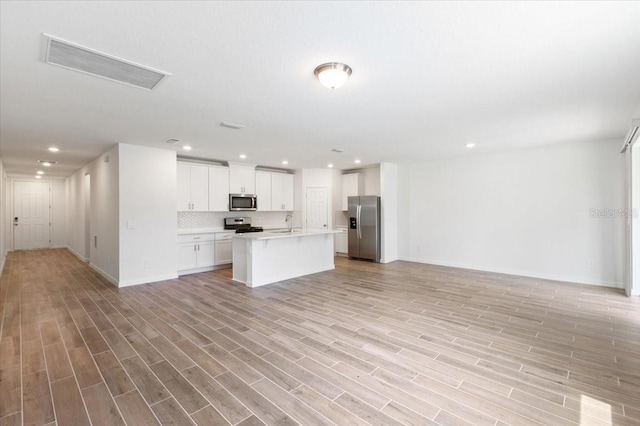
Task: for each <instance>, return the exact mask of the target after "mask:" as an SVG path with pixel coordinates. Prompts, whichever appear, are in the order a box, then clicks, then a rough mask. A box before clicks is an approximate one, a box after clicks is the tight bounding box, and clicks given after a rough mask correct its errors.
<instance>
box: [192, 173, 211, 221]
mask: <svg viewBox="0 0 640 426" xmlns="http://www.w3.org/2000/svg"><path fill="white" fill-rule="evenodd" d="M190 168H191V170H190V172H189V176H190V179H191V183H190V188H191V207H192V208H191V211H196V212H206V211H207V210H209V167H207V166H196V165H191V166H190Z"/></svg>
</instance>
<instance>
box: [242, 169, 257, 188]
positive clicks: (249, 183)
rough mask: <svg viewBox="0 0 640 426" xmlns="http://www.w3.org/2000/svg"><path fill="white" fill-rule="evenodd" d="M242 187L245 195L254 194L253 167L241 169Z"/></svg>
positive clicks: (254, 172)
mask: <svg viewBox="0 0 640 426" xmlns="http://www.w3.org/2000/svg"><path fill="white" fill-rule="evenodd" d="M242 186H243V188H244V191H243V192H244V193H245V194H255V193H256V170H255V168H254V167H253V166H244V167H243V169H242Z"/></svg>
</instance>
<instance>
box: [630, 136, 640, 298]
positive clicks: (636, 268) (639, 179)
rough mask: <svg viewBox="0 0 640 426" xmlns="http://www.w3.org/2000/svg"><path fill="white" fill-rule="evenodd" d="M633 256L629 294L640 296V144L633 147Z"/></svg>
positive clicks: (631, 259)
mask: <svg viewBox="0 0 640 426" xmlns="http://www.w3.org/2000/svg"><path fill="white" fill-rule="evenodd" d="M631 161H632V165H631V188H632V190H633V191H632V192H631V208H632V210H631V213H630V214H631V219H630V220H631V231H632V233H633V235H632V236H631V243H632V245H633V246H632V248H631V256H630V261H631V262H632V265H633V266H632V267H631V268H629V270H630V271H632V275H631V277H632V281H631V289H630V291H629V294H630V295H632V296H640V142H638V141H636V142H635V144H634V145H633V146H632V147H631Z"/></svg>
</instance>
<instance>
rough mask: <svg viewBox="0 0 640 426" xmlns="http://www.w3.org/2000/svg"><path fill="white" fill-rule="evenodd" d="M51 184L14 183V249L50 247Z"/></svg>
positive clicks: (34, 182)
mask: <svg viewBox="0 0 640 426" xmlns="http://www.w3.org/2000/svg"><path fill="white" fill-rule="evenodd" d="M50 197H51V183H49V182H36V181H33V182H31V181H14V182H13V219H12V223H13V249H14V250H33V249H41V248H49V247H50V246H51V219H50V218H51V200H50Z"/></svg>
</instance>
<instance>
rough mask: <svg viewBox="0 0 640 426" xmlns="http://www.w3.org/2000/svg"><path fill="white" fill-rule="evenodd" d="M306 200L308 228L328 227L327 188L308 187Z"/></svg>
mask: <svg viewBox="0 0 640 426" xmlns="http://www.w3.org/2000/svg"><path fill="white" fill-rule="evenodd" d="M306 200H307V201H306V213H307V221H306V224H307V229H327V228H328V220H327V218H328V213H329V210H328V202H327V188H324V187H317V188H307V191H306Z"/></svg>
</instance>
